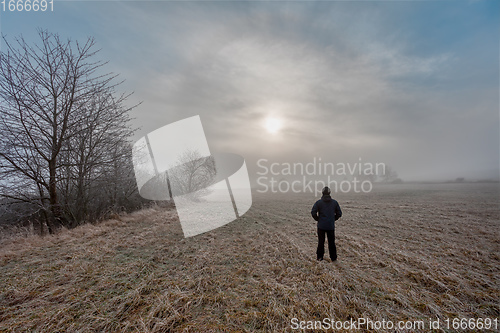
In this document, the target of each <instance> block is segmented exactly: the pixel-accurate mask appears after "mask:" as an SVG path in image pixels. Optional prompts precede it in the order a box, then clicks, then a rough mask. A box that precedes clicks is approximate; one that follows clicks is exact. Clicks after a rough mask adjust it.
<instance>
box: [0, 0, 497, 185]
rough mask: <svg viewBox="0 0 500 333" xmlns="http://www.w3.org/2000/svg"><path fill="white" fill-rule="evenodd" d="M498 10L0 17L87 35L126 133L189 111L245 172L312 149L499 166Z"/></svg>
mask: <svg viewBox="0 0 500 333" xmlns="http://www.w3.org/2000/svg"><path fill="white" fill-rule="evenodd" d="M499 13H500V2H499V1H494V0H493V1H435V2H434V1H422V2H420V1H412V2H410V1H381V2H377V1H359V2H358V1H356V2H348V1H338V2H337V1H321V2H312V1H311V2H309V1H293V2H286V1H280V2H266V1H259V2H246V1H234V2H233V1H214V2H212V1H206V2H205V1H193V2H179V1H176V2H165V1H154V2H153V1H151V2H150V1H137V2H132V1H127V2H116V1H106V2H99V1H88V2H87V1H74V2H73V1H72V2H70V1H65V2H62V1H57V0H55V4H54V12H43V13H42V12H38V13H29V14H28V13H11V12H5V13H1V26H0V27H1V31H2V34H3V35H5V36H6V37H7V39H8V40H12V38H13V37H15V36H19V35H20V34H22V35H23V36H24V37H25V38H26V39H28V40H32V41H34V40H36V29H37V28H43V29H48V30H49V31H51V32H56V33H59V34H60V35H61V36H63V37H70V38H72V39H76V40H85V39H86V38H87V37H88V36H93V37H95V39H96V42H97V45H98V47H99V48H101V51H100V53H99V54H98V57H99V59H102V60H106V61H109V63H108V65H107V66H106V69H107V71H110V72H115V73H119V74H120V78H122V79H124V80H126V82H125V83H124V84H122V85H121V87H120V89H121V90H122V91H125V92H130V91H133V92H134V95H133V97H132V98H131V99H130V105H133V104H135V103H137V102H139V101H141V102H142V104H141V105H140V106H139V107H137V108H136V109H135V110H134V111H133V116H134V117H135V120H134V126H136V127H139V128H140V129H139V130H138V131H137V135H136V137H135V138H134V140H136V139H138V138H140V137H141V136H143V135H145V134H147V133H148V132H151V131H152V130H154V129H156V128H159V127H161V126H163V125H166V124H168V123H171V122H173V121H177V120H180V119H183V118H186V117H189V116H194V115H200V117H201V120H202V122H203V126H204V129H205V133H206V135H207V139H208V142H209V146H210V149H211V151H212V152H233V153H238V154H240V155H242V156H243V157H245V159H246V161H247V165H248V167H249V171H250V174H251V177H252V178H253V177H255V172H256V170H257V167H256V162H257V160H258V159H260V158H266V159H268V160H269V161H270V162H273V161H276V162H304V163H306V162H309V161H311V160H312V159H313V158H314V157H316V158H319V157H321V158H322V159H323V160H324V161H330V162H334V163H337V162H343V163H346V162H352V161H358V160H359V158H361V159H362V160H363V161H369V162H383V163H386V164H388V165H390V166H392V167H393V168H394V169H395V170H396V171H398V173H399V175H400V177H401V178H403V179H404V180H424V179H432V180H436V179H444V180H445V179H455V178H456V177H466V178H469V179H478V178H492V177H497V178H498V176H499V146H500V137H499V30H500V19H499V18H500V14H499ZM270 117H272V118H275V119H277V121H278V122H281V129H279V130H278V131H276V132H275V133H271V132H270V131H269V129H266V126H265V124H266V121H267V119H268V118H270ZM186 134H187V135H188V134H189V133H186Z"/></svg>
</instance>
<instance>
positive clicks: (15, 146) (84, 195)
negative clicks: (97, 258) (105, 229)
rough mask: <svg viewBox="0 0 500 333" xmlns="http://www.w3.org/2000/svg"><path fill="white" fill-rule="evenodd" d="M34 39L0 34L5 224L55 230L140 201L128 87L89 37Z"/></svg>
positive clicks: (0, 205)
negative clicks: (109, 70)
mask: <svg viewBox="0 0 500 333" xmlns="http://www.w3.org/2000/svg"><path fill="white" fill-rule="evenodd" d="M39 37H40V41H39V42H38V43H35V44H33V45H30V44H29V43H27V42H26V41H25V40H24V39H23V38H22V37H20V38H17V39H15V40H14V41H12V42H11V41H8V40H6V39H5V37H4V41H5V43H6V47H5V49H4V51H3V52H1V54H0V57H1V58H0V112H1V116H0V133H2V134H1V135H2V140H0V179H1V180H0V197H1V198H2V199H1V200H0V220H1V221H2V222H1V223H2V225H4V226H5V225H12V224H19V223H20V224H24V225H26V224H28V225H31V227H32V228H34V229H35V230H36V231H37V232H39V233H40V234H44V233H46V232H49V233H54V232H55V231H56V230H57V229H58V228H60V227H61V226H65V227H68V228H71V227H74V226H77V225H79V224H82V223H85V222H92V221H95V220H97V219H99V218H102V217H104V216H105V215H107V214H109V213H111V212H119V211H123V210H125V211H129V210H133V209H136V208H138V207H140V206H141V205H142V204H143V203H144V201H143V199H141V198H140V196H139V195H138V193H137V188H136V182H135V178H134V171H133V165H132V160H131V143H130V138H131V135H132V134H133V132H134V130H133V129H132V128H131V125H130V116H129V111H130V110H131V107H127V106H125V102H126V100H127V98H128V97H129V95H124V94H117V93H116V91H115V88H116V87H117V85H119V83H115V79H116V75H112V74H103V72H102V70H103V66H104V65H105V63H103V62H101V61H98V60H96V59H95V58H96V57H95V56H96V53H97V51H96V50H94V46H95V45H94V44H95V43H94V40H93V39H92V38H89V39H88V40H86V41H85V42H84V43H79V42H73V41H71V40H62V39H61V38H60V37H59V36H58V35H57V34H53V33H49V32H47V31H41V30H40V31H39Z"/></svg>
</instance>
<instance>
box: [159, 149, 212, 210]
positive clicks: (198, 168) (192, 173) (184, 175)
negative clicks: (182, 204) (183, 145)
mask: <svg viewBox="0 0 500 333" xmlns="http://www.w3.org/2000/svg"><path fill="white" fill-rule="evenodd" d="M216 174H217V170H216V166H215V160H214V158H213V157H212V156H208V157H202V156H201V155H200V153H199V152H198V151H196V150H187V151H185V152H184V153H182V154H181V155H180V156H179V158H178V160H177V166H175V167H174V168H172V169H170V170H169V171H168V179H169V181H170V185H171V186H172V194H173V195H174V196H177V195H186V197H187V198H189V199H191V200H194V201H197V200H200V199H201V198H202V197H203V196H206V195H208V194H209V193H210V190H209V189H208V188H207V187H209V186H210V185H213V182H214V179H215V176H216Z"/></svg>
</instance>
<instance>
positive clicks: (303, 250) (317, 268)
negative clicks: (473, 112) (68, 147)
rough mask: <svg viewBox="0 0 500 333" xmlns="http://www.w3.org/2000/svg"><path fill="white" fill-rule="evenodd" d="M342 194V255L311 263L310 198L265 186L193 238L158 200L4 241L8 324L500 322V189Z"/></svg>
mask: <svg viewBox="0 0 500 333" xmlns="http://www.w3.org/2000/svg"><path fill="white" fill-rule="evenodd" d="M334 197H335V198H336V199H338V201H339V203H340V205H341V207H342V209H343V213H344V216H343V217H342V218H341V219H340V220H339V221H338V222H337V231H336V232H337V249H338V255H339V260H338V262H336V263H332V262H330V261H329V259H326V260H325V261H323V262H317V261H316V260H315V246H316V232H315V223H314V221H313V220H312V218H311V217H310V215H309V212H310V209H311V206H312V204H313V203H314V201H315V198H314V197H312V196H310V195H284V194H274V195H273V194H266V195H262V194H258V193H255V195H254V203H253V206H252V208H251V210H250V211H249V212H248V213H247V214H245V215H244V216H243V217H241V218H240V219H238V220H237V221H234V222H232V223H230V224H228V225H226V226H224V227H222V228H219V229H216V230H213V231H211V232H208V233H205V234H202V235H199V236H196V237H192V238H187V239H184V238H183V235H182V231H181V227H180V224H179V221H178V218H177V215H176V212H175V210H173V209H166V208H161V207H156V208H151V209H147V210H143V211H140V212H136V213H133V214H129V215H124V216H120V217H117V219H114V220H108V221H105V222H102V223H100V224H98V225H85V226H81V227H78V228H76V229H73V230H64V231H62V232H60V233H59V234H57V235H55V236H46V237H44V238H41V237H38V236H30V237H25V238H12V239H9V240H7V241H4V242H3V243H2V245H1V247H0V331H7V332H8V331H16V332H17V331H18V332H22V331H38V332H94V331H98V332H256V331H259V332H274V331H276V332H281V331H291V320H292V318H297V319H299V320H305V321H307V320H322V319H324V318H333V319H335V320H342V321H346V320H350V319H358V318H370V319H371V320H373V321H376V320H380V321H381V320H386V321H387V320H391V321H393V322H394V323H397V322H398V321H403V320H405V321H406V320H409V321H417V320H425V321H426V322H427V321H428V320H429V318H433V319H437V318H440V320H441V322H443V320H445V319H446V318H449V319H453V318H462V317H465V318H486V317H488V318H499V317H500V309H499V303H500V234H499V230H500V228H499V226H500V209H499V208H500V207H499V186H498V184H441V185H439V184H429V185H392V186H378V187H377V188H375V190H374V192H372V193H369V194H355V193H349V194H339V195H337V196H335V195H334ZM326 257H327V254H326ZM340 331H342V330H340ZM344 331H348V330H344ZM362 331H373V330H367V329H360V330H357V331H356V332H362ZM380 331H384V330H383V329H381V330H380ZM387 331H391V332H395V331H405V332H410V331H425V332H427V331H431V330H430V329H429V328H427V327H426V328H425V329H424V330H419V329H413V330H399V329H397V328H395V329H392V330H387ZM434 331H436V332H446V331H450V332H451V331H455V330H453V329H446V328H443V327H441V329H439V330H434ZM490 331H492V330H490Z"/></svg>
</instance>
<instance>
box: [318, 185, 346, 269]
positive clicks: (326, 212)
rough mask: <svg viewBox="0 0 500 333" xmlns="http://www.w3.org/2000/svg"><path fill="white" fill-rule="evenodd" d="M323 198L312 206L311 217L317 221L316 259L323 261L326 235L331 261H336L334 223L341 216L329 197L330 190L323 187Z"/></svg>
mask: <svg viewBox="0 0 500 333" xmlns="http://www.w3.org/2000/svg"><path fill="white" fill-rule="evenodd" d="M321 192H322V194H323V196H322V197H321V199H320V200H318V201H316V203H315V204H314V206H313V208H312V210H311V215H312V217H313V219H315V220H316V221H318V249H317V250H316V258H317V259H318V260H323V255H324V254H325V234H327V235H328V251H329V252H330V258H331V259H332V261H335V260H337V247H336V246H335V221H337V220H338V219H339V218H340V217H341V216H342V211H341V210H340V206H339V203H338V202H337V201H336V200H333V199H332V197H331V196H330V192H331V191H330V188H329V187H328V186H326V187H324V188H323V190H322V191H321Z"/></svg>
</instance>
